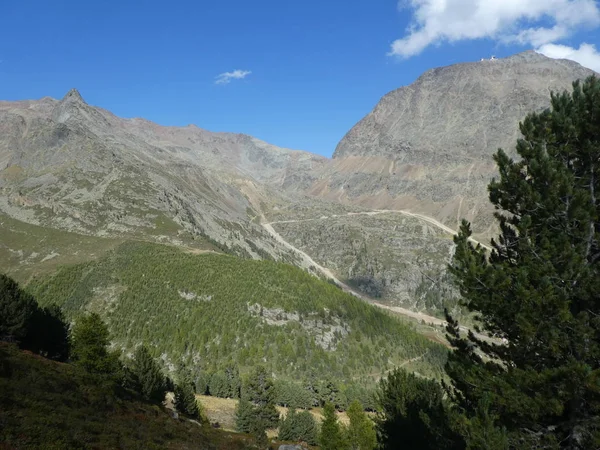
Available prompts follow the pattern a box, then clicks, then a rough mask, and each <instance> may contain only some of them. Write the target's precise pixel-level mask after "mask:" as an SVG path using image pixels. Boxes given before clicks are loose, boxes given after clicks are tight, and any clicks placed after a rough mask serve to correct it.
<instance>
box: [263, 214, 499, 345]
mask: <svg viewBox="0 0 600 450" xmlns="http://www.w3.org/2000/svg"><path fill="white" fill-rule="evenodd" d="M389 213H400V214H403V215H406V216H410V217H415V218H417V219H420V220H423V221H425V222H427V223H430V224H432V225H434V226H436V227H438V228H440V229H442V230H444V231H445V232H447V233H450V234H453V235H455V234H456V231H454V230H452V229H451V228H449V227H447V226H446V225H444V224H443V223H441V222H439V221H437V220H435V219H433V218H431V217H427V216H424V215H422V214H416V213H411V212H409V211H401V210H375V211H365V212H356V213H352V212H351V213H347V214H342V215H336V214H334V215H332V216H322V217H320V218H318V219H298V220H281V221H276V222H266V219H265V217H264V216H263V217H262V220H263V221H262V223H261V225H262V226H263V228H264V229H265V230H266V231H267V232H268V233H269V234H270V235H271V236H272V237H273V238H274V239H275V240H276V241H277V242H279V243H280V244H282V245H284V246H285V247H287V248H289V249H290V250H292V251H294V252H296V253H297V254H299V255H300V256H301V257H302V259H303V260H304V263H305V266H306V267H310V266H314V267H315V268H316V269H317V270H318V271H319V272H321V273H322V274H323V275H325V276H326V277H327V278H329V279H331V280H333V281H334V282H335V283H337V284H338V285H339V286H340V287H341V288H342V290H343V291H345V292H347V293H349V294H352V295H354V296H355V297H358V298H360V299H361V300H364V301H366V302H368V303H370V304H372V305H374V306H377V307H379V308H382V309H386V310H388V311H391V312H394V313H397V314H401V315H403V316H406V317H410V318H412V319H415V320H418V321H424V322H425V323H427V324H432V325H435V326H446V325H447V322H446V321H445V320H443V319H440V318H438V317H434V316H430V315H427V314H423V313H420V312H415V311H411V310H409V309H406V308H402V307H400V306H390V305H384V304H382V303H379V302H376V301H374V300H371V299H370V298H368V297H365V296H364V295H362V294H360V293H359V292H357V291H355V290H354V289H352V288H351V287H350V286H348V285H347V284H346V283H344V282H343V281H341V280H340V279H339V278H337V277H336V276H335V275H334V274H333V272H332V271H331V270H329V269H328V268H326V267H323V266H322V265H320V264H319V263H317V262H316V261H315V260H314V259H312V258H311V257H310V255H308V254H307V253H306V252H304V251H302V250H300V249H299V248H297V247H295V246H294V245H292V244H290V243H289V242H288V241H286V240H285V239H284V238H283V237H282V236H281V235H280V234H279V233H278V232H277V231H275V229H274V228H273V224H278V223H299V222H310V221H315V220H326V219H330V218H337V217H344V216H359V215H367V216H375V215H379V214H389ZM472 241H473V242H474V243H476V244H481V243H480V242H477V241H475V240H474V239H472ZM481 246H482V247H484V248H486V249H488V250H491V248H490V247H488V246H487V245H485V244H481ZM460 329H461V331H464V332H465V333H466V332H469V331H470V329H469V328H467V327H464V326H461V327H460ZM476 336H478V337H480V338H481V339H489V337H487V336H484V335H480V334H478V333H476Z"/></svg>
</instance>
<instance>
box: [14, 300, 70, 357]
mask: <svg viewBox="0 0 600 450" xmlns="http://www.w3.org/2000/svg"><path fill="white" fill-rule="evenodd" d="M22 347H23V348H26V349H28V350H31V351H33V352H36V353H39V354H40V355H42V356H45V357H46V358H50V359H54V360H57V361H67V359H68V358H69V347H70V342H69V324H68V323H67V321H66V320H65V317H64V314H63V312H62V310H61V309H60V307H58V306H57V305H50V306H48V307H46V308H39V307H38V306H37V305H36V308H35V310H34V313H33V314H32V315H31V317H30V324H29V326H28V331H27V334H26V336H25V337H24V338H23V341H22Z"/></svg>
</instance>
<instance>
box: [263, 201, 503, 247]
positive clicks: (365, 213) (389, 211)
mask: <svg viewBox="0 0 600 450" xmlns="http://www.w3.org/2000/svg"><path fill="white" fill-rule="evenodd" d="M380 214H402V215H404V216H408V217H414V218H415V219H419V220H422V221H423V222H427V223H428V224H430V225H433V226H435V227H437V228H439V229H441V230H442V231H445V232H446V233H448V234H451V235H453V236H455V235H456V234H457V232H456V230H453V229H452V228H450V227H449V226H447V225H444V224H443V223H442V222H440V221H439V220H436V219H434V218H433V217H429V216H425V215H423V214H418V213H413V212H410V211H406V210H404V209H376V210H374V211H363V212H349V213H346V214H333V215H331V216H321V217H319V218H316V219H297V220H280V221H275V222H269V223H267V224H263V226H265V225H273V224H278V223H301V222H312V221H315V220H327V219H336V218H338V217H349V216H377V215H380ZM470 240H471V242H473V243H474V244H480V245H481V246H482V247H483V248H485V249H487V250H488V251H491V250H492V248H491V247H489V246H488V245H486V244H483V243H482V242H479V241H476V240H475V239H473V238H471V239H470Z"/></svg>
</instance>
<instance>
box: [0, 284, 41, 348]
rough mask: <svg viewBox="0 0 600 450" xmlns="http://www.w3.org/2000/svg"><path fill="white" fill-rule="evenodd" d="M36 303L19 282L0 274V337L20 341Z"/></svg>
mask: <svg viewBox="0 0 600 450" xmlns="http://www.w3.org/2000/svg"><path fill="white" fill-rule="evenodd" d="M36 309H37V303H36V301H35V300H34V298H33V297H32V296H31V295H29V294H28V293H27V292H25V291H23V290H22V289H21V288H20V287H19V284H18V283H17V282H16V281H15V280H13V279H12V278H10V277H9V276H7V275H4V274H0V339H9V340H16V341H21V340H22V339H24V338H25V337H26V336H27V333H28V332H29V329H30V327H31V319H32V316H33V314H34V313H35V311H36Z"/></svg>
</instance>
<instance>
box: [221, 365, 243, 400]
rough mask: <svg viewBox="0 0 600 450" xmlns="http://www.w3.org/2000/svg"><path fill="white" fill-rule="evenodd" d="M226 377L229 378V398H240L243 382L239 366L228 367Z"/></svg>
mask: <svg viewBox="0 0 600 450" xmlns="http://www.w3.org/2000/svg"><path fill="white" fill-rule="evenodd" d="M225 377H226V378H227V397H228V398H240V395H241V390H242V381H241V379H240V371H239V369H238V368H237V366H228V367H227V368H226V369H225Z"/></svg>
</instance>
